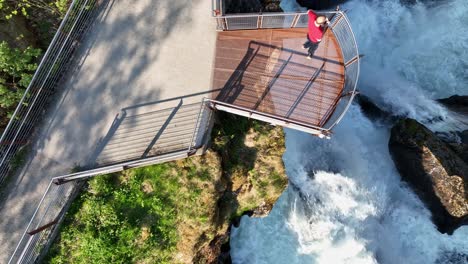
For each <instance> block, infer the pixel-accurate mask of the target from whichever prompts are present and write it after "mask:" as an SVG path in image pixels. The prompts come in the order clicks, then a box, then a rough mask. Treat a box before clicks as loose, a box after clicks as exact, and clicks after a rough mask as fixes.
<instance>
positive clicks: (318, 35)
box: [307, 10, 323, 43]
mask: <svg viewBox="0 0 468 264" xmlns="http://www.w3.org/2000/svg"><path fill="white" fill-rule="evenodd" d="M307 14H308V15H309V34H308V35H309V39H310V41H312V42H315V43H317V42H319V41H321V40H322V36H323V27H321V26H318V27H317V26H316V25H315V19H317V14H315V13H314V11H312V10H309V11H307Z"/></svg>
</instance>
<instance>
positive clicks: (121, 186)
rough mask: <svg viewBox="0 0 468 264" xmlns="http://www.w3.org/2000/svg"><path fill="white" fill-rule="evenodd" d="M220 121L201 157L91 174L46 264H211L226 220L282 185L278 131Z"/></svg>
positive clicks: (270, 199) (271, 198)
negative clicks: (204, 263) (200, 263)
mask: <svg viewBox="0 0 468 264" xmlns="http://www.w3.org/2000/svg"><path fill="white" fill-rule="evenodd" d="M221 119H222V120H223V122H222V124H219V123H218V124H216V125H215V127H214V129H213V133H212V138H213V139H212V141H213V145H212V147H211V149H210V150H208V152H207V153H206V154H205V155H203V156H197V157H191V158H187V159H184V160H179V161H174V162H168V163H164V164H159V165H153V166H149V167H144V168H139V169H133V170H128V171H125V172H122V173H115V174H111V175H106V176H100V177H96V178H93V179H90V180H89V181H88V186H87V188H86V190H85V191H84V192H83V193H82V194H81V196H79V197H78V198H77V199H76V200H75V201H74V203H73V204H72V207H71V209H70V210H69V211H68V212H67V214H66V216H65V220H64V223H63V225H62V226H61V230H60V234H59V237H58V238H57V239H56V241H55V243H54V244H53V245H52V247H51V249H50V251H49V253H48V255H47V256H46V262H47V263H86V262H92V263H187V262H193V261H200V262H210V263H211V262H212V261H213V260H214V259H215V258H216V256H217V254H219V252H218V251H217V250H219V249H220V248H218V247H219V245H221V244H222V243H224V242H223V241H224V240H223V241H221V242H219V241H218V242H216V241H215V240H216V239H217V238H221V239H225V238H226V234H227V232H228V227H229V225H230V223H231V221H232V220H233V218H235V217H238V216H240V215H242V214H243V213H244V212H245V211H252V210H254V209H255V208H257V207H258V206H259V205H260V204H265V203H270V206H272V204H273V203H274V202H275V201H276V199H277V198H278V197H279V195H280V194H281V193H282V192H283V190H284V188H285V186H286V185H287V178H286V176H285V174H284V171H283V168H282V161H281V155H282V151H284V138H283V134H282V129H281V128H273V127H271V126H269V125H265V124H262V123H259V122H256V121H253V120H248V119H246V118H242V117H237V116H234V115H228V114H221ZM272 148H273V149H274V150H272ZM213 245H218V246H213ZM200 252H202V253H200ZM217 252H218V253H217Z"/></svg>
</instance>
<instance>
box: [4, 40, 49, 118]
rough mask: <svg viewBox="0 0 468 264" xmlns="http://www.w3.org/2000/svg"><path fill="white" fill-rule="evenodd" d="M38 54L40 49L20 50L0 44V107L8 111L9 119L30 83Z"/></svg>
mask: <svg viewBox="0 0 468 264" xmlns="http://www.w3.org/2000/svg"><path fill="white" fill-rule="evenodd" d="M40 54H41V50H40V49H34V48H31V47H28V48H26V49H24V50H20V49H18V48H11V47H10V46H9V45H8V43H6V42H5V41H2V42H0V107H1V108H3V109H8V115H9V117H10V115H11V114H12V110H13V108H14V107H15V106H16V105H17V104H18V102H19V101H20V99H21V97H22V96H23V93H24V90H25V89H26V88H27V87H28V85H29V83H30V82H31V79H32V76H33V74H34V71H35V70H36V68H37V63H36V61H37V58H38V57H39V55H40Z"/></svg>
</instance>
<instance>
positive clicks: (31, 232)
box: [8, 100, 213, 263]
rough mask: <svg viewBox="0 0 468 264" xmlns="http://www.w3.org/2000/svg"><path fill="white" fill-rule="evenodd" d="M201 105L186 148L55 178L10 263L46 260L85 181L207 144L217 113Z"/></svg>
mask: <svg viewBox="0 0 468 264" xmlns="http://www.w3.org/2000/svg"><path fill="white" fill-rule="evenodd" d="M198 105H199V109H200V110H199V113H198V115H197V118H196V123H195V124H194V126H193V131H190V133H187V138H188V139H189V140H190V142H191V143H190V144H188V145H187V146H186V147H185V149H182V150H179V151H176V152H171V153H165V154H161V155H157V156H153V157H148V158H143V159H137V160H134V161H127V162H121V163H118V164H114V165H109V166H104V167H100V168H96V169H91V170H86V171H81V172H76V173H71V174H67V175H63V176H59V177H54V178H52V179H51V181H50V183H49V185H48V187H47V189H46V191H45V192H44V195H43V196H42V199H41V200H40V202H39V205H38V207H37V208H36V210H35V212H34V214H33V216H32V218H31V220H30V222H29V224H28V226H27V228H26V230H25V231H24V233H23V235H22V237H21V239H20V241H19V243H18V244H17V246H16V248H15V251H14V253H13V255H12V256H11V257H10V260H9V262H8V263H35V262H39V261H40V260H41V259H42V257H43V256H44V254H45V253H46V252H47V250H48V248H49V247H50V245H51V243H52V242H53V239H54V237H55V235H56V234H57V232H58V228H59V226H60V223H61V222H62V220H63V217H64V215H65V213H66V212H67V210H68V207H69V206H70V204H71V202H72V201H73V200H74V199H73V198H74V196H75V195H77V194H78V192H79V190H80V189H81V188H80V187H81V185H82V183H83V180H85V179H87V178H90V177H95V176H98V175H104V174H109V173H115V172H119V171H123V170H127V169H131V168H137V167H142V166H148V165H153V164H158V163H163V162H167V161H172V160H176V159H182V158H186V157H188V156H190V155H193V154H195V152H196V150H198V149H200V148H201V147H204V146H205V145H206V144H205V143H206V140H207V136H208V130H209V128H210V127H211V122H212V115H213V112H212V111H211V109H210V108H209V107H208V105H207V104H206V101H205V100H203V101H202V102H201V103H198Z"/></svg>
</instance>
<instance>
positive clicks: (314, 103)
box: [212, 28, 344, 126]
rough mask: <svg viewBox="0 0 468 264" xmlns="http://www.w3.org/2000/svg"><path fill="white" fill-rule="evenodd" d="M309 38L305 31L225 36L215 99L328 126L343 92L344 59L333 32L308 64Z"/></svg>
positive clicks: (220, 41)
mask: <svg viewBox="0 0 468 264" xmlns="http://www.w3.org/2000/svg"><path fill="white" fill-rule="evenodd" d="M306 33H307V30H306V29H302V28H301V29H261V30H238V31H223V32H219V33H218V37H217V44H216V55H215V67H214V75H213V87H212V88H213V90H215V91H217V92H216V93H215V95H214V97H213V99H216V100H218V101H223V102H226V103H229V104H233V105H236V106H241V107H245V108H248V109H251V110H255V111H259V112H263V113H268V114H272V115H275V116H278V117H282V118H287V119H291V120H296V121H300V122H304V123H307V124H310V125H314V126H322V125H323V124H324V123H325V122H326V120H327V119H328V118H329V116H330V114H331V113H332V112H333V110H334V107H335V105H336V103H337V101H338V99H339V96H340V94H341V91H342V89H343V85H344V67H343V59H342V55H341V50H340V47H339V45H338V43H337V41H336V38H335V36H334V35H333V33H332V32H331V30H327V31H326V33H325V35H324V38H323V40H322V42H321V43H320V46H319V48H318V49H317V51H316V52H315V54H314V58H313V59H312V60H308V59H306V55H307V51H306V50H303V49H302V43H303V42H304V41H305V37H306ZM320 68H322V70H320V71H319V69H320ZM314 77H315V79H314Z"/></svg>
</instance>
